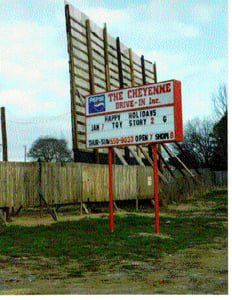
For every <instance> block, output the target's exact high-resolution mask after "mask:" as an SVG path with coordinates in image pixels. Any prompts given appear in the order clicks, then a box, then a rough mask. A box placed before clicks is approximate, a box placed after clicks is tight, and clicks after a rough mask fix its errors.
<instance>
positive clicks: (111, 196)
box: [108, 147, 114, 232]
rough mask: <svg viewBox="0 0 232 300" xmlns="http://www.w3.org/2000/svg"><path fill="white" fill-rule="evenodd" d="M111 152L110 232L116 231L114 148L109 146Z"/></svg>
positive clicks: (109, 152)
mask: <svg viewBox="0 0 232 300" xmlns="http://www.w3.org/2000/svg"><path fill="white" fill-rule="evenodd" d="M108 154H109V202H110V232H113V231H114V199H113V150H112V148H111V147H109V148H108Z"/></svg>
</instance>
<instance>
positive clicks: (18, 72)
mask: <svg viewBox="0 0 232 300" xmlns="http://www.w3.org/2000/svg"><path fill="white" fill-rule="evenodd" d="M0 68H1V75H2V76H3V77H4V78H5V79H7V80H14V81H17V82H20V83H33V82H35V81H39V80H41V79H42V77H43V74H42V72H41V70H40V69H38V68H36V67H35V66H32V65H30V64H22V63H17V62H15V61H11V60H8V59H6V60H3V61H0Z"/></svg>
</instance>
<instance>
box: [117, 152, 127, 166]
mask: <svg viewBox="0 0 232 300" xmlns="http://www.w3.org/2000/svg"><path fill="white" fill-rule="evenodd" d="M113 151H114V153H115V154H116V155H117V156H118V158H119V159H120V161H121V162H122V164H123V165H124V166H128V163H127V162H126V161H125V159H124V157H123V155H122V152H121V151H120V149H118V148H113Z"/></svg>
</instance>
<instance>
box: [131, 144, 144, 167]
mask: <svg viewBox="0 0 232 300" xmlns="http://www.w3.org/2000/svg"><path fill="white" fill-rule="evenodd" d="M128 148H129V150H130V152H131V154H132V155H133V156H134V158H135V159H136V161H137V162H138V164H139V165H140V166H145V165H144V163H143V161H142V159H141V157H139V156H138V154H137V153H136V152H135V150H134V149H133V148H132V147H131V146H130V147H128Z"/></svg>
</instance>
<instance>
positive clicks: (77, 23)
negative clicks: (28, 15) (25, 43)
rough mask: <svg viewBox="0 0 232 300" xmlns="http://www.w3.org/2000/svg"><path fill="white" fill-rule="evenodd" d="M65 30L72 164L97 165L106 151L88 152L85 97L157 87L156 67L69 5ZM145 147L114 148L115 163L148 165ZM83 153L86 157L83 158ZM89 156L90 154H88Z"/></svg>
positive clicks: (146, 148) (67, 6)
mask: <svg viewBox="0 0 232 300" xmlns="http://www.w3.org/2000/svg"><path fill="white" fill-rule="evenodd" d="M65 16H66V30H67V40H68V53H69V67H70V68H69V70H70V86H71V110H72V137H73V151H74V158H75V161H76V162H78V161H84V162H90V160H91V159H90V157H93V158H94V159H93V161H92V162H95V163H99V154H100V153H107V149H99V150H87V149H86V129H85V121H86V120H85V96H87V95H89V94H94V93H101V92H106V91H110V90H115V89H119V88H126V87H133V86H138V85H143V84H146V83H156V82H157V74H156V65H155V63H152V62H150V61H148V60H146V59H145V58H144V56H143V55H142V56H139V55H137V54H136V53H134V52H133V51H132V49H131V48H128V47H127V46H125V45H124V44H123V43H121V42H120V38H119V37H117V38H114V37H112V36H111V35H109V34H108V33H107V26H106V24H104V27H103V28H100V27H99V26H98V25H96V24H95V23H94V22H92V21H91V20H90V19H89V18H88V17H87V16H86V15H85V14H84V13H82V12H81V11H79V10H78V9H76V8H75V7H74V6H72V5H71V4H68V3H66V4H65ZM148 148H149V147H148V146H146V145H145V146H130V147H121V148H113V150H114V153H115V155H116V156H117V158H118V160H120V162H121V163H122V164H124V165H127V164H130V161H131V160H130V157H133V159H134V160H135V161H136V162H137V164H139V165H144V163H143V159H146V161H148V162H149V163H150V164H151V163H152V161H151V160H149V158H150V157H149V152H150V156H151V151H149V149H148ZM83 153H85V155H83ZM91 153H92V154H91Z"/></svg>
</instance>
